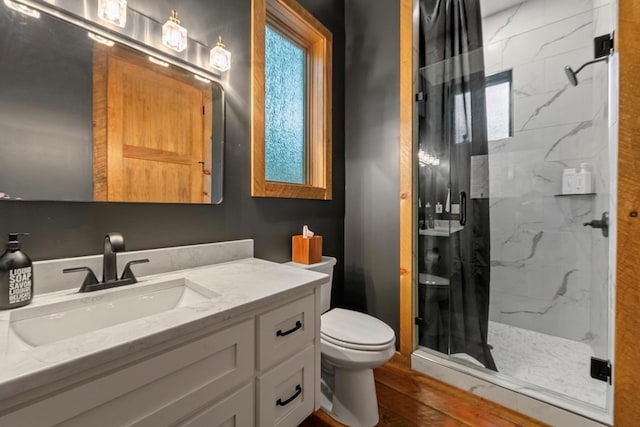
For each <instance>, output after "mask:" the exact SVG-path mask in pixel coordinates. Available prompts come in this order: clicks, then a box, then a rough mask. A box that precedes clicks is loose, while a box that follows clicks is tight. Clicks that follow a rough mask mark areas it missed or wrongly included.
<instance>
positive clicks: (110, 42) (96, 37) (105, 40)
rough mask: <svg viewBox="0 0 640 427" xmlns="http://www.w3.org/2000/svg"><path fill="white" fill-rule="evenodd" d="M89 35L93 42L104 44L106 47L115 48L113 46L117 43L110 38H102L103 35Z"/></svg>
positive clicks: (90, 33)
mask: <svg viewBox="0 0 640 427" xmlns="http://www.w3.org/2000/svg"><path fill="white" fill-rule="evenodd" d="M87 35H88V36H89V38H90V39H91V40H93V41H96V42H98V43H102V44H103V45H105V46H109V47H111V46H113V45H114V44H115V43H114V42H113V40H109V39H108V38H106V37H102V36H101V35H99V34H94V33H92V32H89V33H87Z"/></svg>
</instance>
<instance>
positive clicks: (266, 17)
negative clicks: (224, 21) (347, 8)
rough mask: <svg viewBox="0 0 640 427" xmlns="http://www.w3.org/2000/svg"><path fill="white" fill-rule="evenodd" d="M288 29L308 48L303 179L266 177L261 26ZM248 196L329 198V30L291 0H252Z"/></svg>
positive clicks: (330, 181) (263, 37)
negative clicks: (300, 181)
mask: <svg viewBox="0 0 640 427" xmlns="http://www.w3.org/2000/svg"><path fill="white" fill-rule="evenodd" d="M267 23H268V24H269V25H273V26H274V28H276V29H278V30H279V31H280V32H283V33H284V34H286V36H287V37H290V38H291V39H292V40H293V41H295V42H296V43H297V44H299V45H301V46H305V47H306V50H307V52H308V56H307V58H308V59H309V61H308V62H309V64H308V68H309V70H308V73H309V74H308V85H309V92H308V101H307V102H308V106H309V111H308V113H307V114H308V129H309V142H308V145H307V149H308V156H307V157H308V164H307V169H308V171H307V176H308V178H307V179H308V183H307V184H290V183H283V182H275V181H267V180H266V179H265V27H266V25H267ZM251 38H252V49H251V74H252V80H251V116H252V118H251V122H252V129H251V195H252V196H253V197H281V198H298V199H320V200H331V198H332V170H331V159H332V155H331V135H332V123H331V110H332V108H331V105H332V101H331V88H332V49H333V48H332V46H333V36H332V34H331V32H330V31H329V30H328V29H327V28H326V27H325V26H324V25H322V23H320V21H318V20H317V19H316V18H315V17H313V15H311V14H310V13H309V12H308V11H307V10H306V9H304V8H303V7H302V6H301V5H300V4H298V3H297V2H296V1H295V0H252V13H251Z"/></svg>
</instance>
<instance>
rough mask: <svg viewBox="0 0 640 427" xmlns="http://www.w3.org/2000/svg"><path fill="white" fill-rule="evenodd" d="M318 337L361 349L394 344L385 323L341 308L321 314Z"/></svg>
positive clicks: (365, 349) (376, 349) (390, 332)
mask: <svg viewBox="0 0 640 427" xmlns="http://www.w3.org/2000/svg"><path fill="white" fill-rule="evenodd" d="M320 337H321V338H322V339H323V340H325V341H327V342H330V343H332V344H334V345H336V346H339V347H343V348H347V349H353V350H361V351H380V350H386V349H387V348H389V347H390V346H393V345H395V333H394V332H393V329H391V328H390V327H389V326H388V325H387V324H386V323H384V322H382V321H380V320H378V319H376V318H375V317H372V316H369V315H368V314H364V313H359V312H357V311H351V310H344V309H341V308H335V309H333V310H330V311H328V312H326V313H325V314H323V315H322V317H321V321H320Z"/></svg>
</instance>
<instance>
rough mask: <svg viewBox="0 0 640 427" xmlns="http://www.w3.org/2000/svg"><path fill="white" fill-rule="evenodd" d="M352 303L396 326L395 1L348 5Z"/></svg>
mask: <svg viewBox="0 0 640 427" xmlns="http://www.w3.org/2000/svg"><path fill="white" fill-rule="evenodd" d="M345 4H346V7H345V9H346V12H345V17H346V28H347V29H348V31H347V50H346V93H345V104H346V140H347V141H348V143H347V146H346V153H345V156H346V164H347V168H346V188H347V191H346V207H345V267H344V270H345V291H344V298H345V300H344V303H345V305H347V306H350V307H353V308H356V309H359V310H362V311H366V312H367V313H369V314H372V315H374V316H376V317H378V318H379V319H381V320H383V321H384V322H386V323H387V324H388V325H390V326H391V327H393V329H394V330H395V331H396V336H398V328H399V276H400V253H399V239H400V229H399V195H400V187H399V177H400V174H399V166H400V164H399V162H400V160H399V159H400V157H399V145H400V144H399V130H400V116H399V114H400V73H399V63H400V62H399V61H400V57H399V50H400V39H399V34H400V32H399V30H400V27H399V25H400V24H399V23H400V6H399V4H398V2H397V1H391V0H384V1H370V0H347V1H346V3H345Z"/></svg>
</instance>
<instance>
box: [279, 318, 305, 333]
mask: <svg viewBox="0 0 640 427" xmlns="http://www.w3.org/2000/svg"><path fill="white" fill-rule="evenodd" d="M300 328H302V322H301V321H299V320H298V321H297V322H296V326H294V327H293V329H289V330H288V331H285V332H282V329H278V332H276V336H277V337H286V336H287V335H289V334H292V333H294V332H295V331H297V330H298V329H300Z"/></svg>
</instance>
